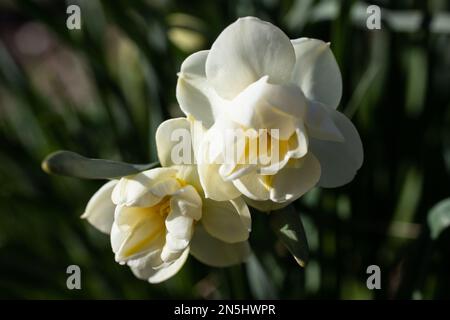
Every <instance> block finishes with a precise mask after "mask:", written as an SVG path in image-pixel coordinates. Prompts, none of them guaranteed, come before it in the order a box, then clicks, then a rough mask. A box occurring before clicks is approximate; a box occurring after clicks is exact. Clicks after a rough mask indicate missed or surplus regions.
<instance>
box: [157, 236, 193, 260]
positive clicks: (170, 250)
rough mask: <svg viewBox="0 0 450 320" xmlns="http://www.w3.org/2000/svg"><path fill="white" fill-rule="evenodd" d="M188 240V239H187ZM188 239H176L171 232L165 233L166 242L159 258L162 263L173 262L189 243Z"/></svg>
mask: <svg viewBox="0 0 450 320" xmlns="http://www.w3.org/2000/svg"><path fill="white" fill-rule="evenodd" d="M189 240H190V239H189ZM189 240H186V239H178V238H177V237H175V236H173V235H172V233H170V232H169V233H167V234H166V244H165V245H164V247H163V250H162V252H161V260H162V261H163V262H164V263H167V262H173V261H174V260H176V259H178V257H179V256H180V255H181V254H182V253H183V251H184V249H186V248H187V246H188V245H189Z"/></svg>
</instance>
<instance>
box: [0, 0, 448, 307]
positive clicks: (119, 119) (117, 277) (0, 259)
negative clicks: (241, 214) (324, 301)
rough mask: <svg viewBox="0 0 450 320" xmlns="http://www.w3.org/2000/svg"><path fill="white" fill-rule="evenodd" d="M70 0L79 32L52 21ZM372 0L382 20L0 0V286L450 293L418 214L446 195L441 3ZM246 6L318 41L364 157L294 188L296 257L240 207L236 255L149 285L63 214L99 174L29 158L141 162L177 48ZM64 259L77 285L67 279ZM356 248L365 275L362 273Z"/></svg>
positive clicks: (285, 9)
mask: <svg viewBox="0 0 450 320" xmlns="http://www.w3.org/2000/svg"><path fill="white" fill-rule="evenodd" d="M69 4H78V5H80V7H81V14H82V29H81V30H80V31H78V30H73V31H70V30H68V29H67V28H66V18H67V15H66V8H67V5H69ZM373 4H377V5H379V6H380V7H381V8H382V29H381V30H368V29H367V28H366V27H365V23H366V20H365V19H366V18H367V16H368V15H367V13H366V8H367V6H368V4H367V3H365V2H361V1H331V0H330V1H328V0H323V1H313V0H297V1H295V0H280V1H276V0H265V1H256V0H255V1H249V0H240V1H209V0H208V1H207V0H204V1H182V0H178V1H175V0H172V1H171V0H154V1H151V0H133V1H126V0H114V1H113V0H109V1H107V0H104V1H98V0H84V1H83V0H80V1H56V0H55V1H38V0H14V1H4V0H2V1H0V183H1V186H0V298H39V299H42V298H52V299H54V298H58V299H59V298H139V299H140V298H144V299H152V298H288V299H293V298H295V299H297V298H300V299H306V298H333V299H334V298H336V299H392V298H406V299H411V298H414V299H434V298H450V272H449V270H450V250H449V249H450V232H448V230H447V231H444V232H443V233H442V234H441V235H440V236H439V238H437V239H436V240H431V238H430V231H429V227H428V225H427V215H428V213H429V211H430V209H431V208H432V207H433V205H435V204H436V203H437V202H438V201H440V200H442V199H445V198H447V197H449V196H450V179H449V178H450V175H449V169H450V134H449V129H450V108H449V106H450V90H449V89H450V41H449V37H450V12H449V10H450V3H449V2H448V1H446V0H441V1H439V0H434V1H419V0H416V1H412V0H411V1H406V0H403V1H387V0H386V1H373ZM246 15H254V16H257V17H260V18H262V19H265V20H268V21H271V22H273V23H274V24H276V25H278V26H279V27H280V28H282V29H283V30H284V31H285V32H286V33H287V34H288V36H289V37H290V38H298V37H301V36H306V37H315V38H320V39H323V40H325V41H330V42H331V48H332V50H333V52H334V53H335V55H336V58H337V60H338V63H339V65H340V67H341V71H342V75H343V80H344V95H343V99H342V102H341V104H340V107H339V109H340V110H341V111H344V112H345V113H346V114H347V115H349V116H350V117H352V120H353V121H354V123H355V125H356V126H357V128H358V130H359V132H360V134H361V137H362V140H363V144H364V148H365V162H364V165H363V167H362V169H361V170H360V172H359V173H358V175H357V176H356V178H355V180H354V181H353V182H352V183H350V184H349V185H347V186H345V187H341V188H337V189H330V190H313V191H311V192H309V193H308V194H307V196H305V197H303V198H302V199H301V201H298V203H297V204H296V206H297V208H298V210H299V212H301V213H302V217H303V222H304V225H305V229H306V232H307V236H308V240H309V245H310V249H311V260H310V263H309V264H308V266H307V267H306V268H305V269H302V268H300V267H299V266H298V265H297V264H296V263H295V261H294V260H293V259H292V257H290V255H289V254H288V252H287V251H286V249H284V247H283V246H282V245H281V244H280V243H279V242H278V241H277V239H276V237H275V236H274V234H273V232H272V231H271V230H270V228H269V226H268V223H267V219H266V217H264V216H263V215H262V214H257V213H255V214H254V215H253V217H254V230H253V232H252V234H251V240H250V241H251V243H252V246H253V248H254V252H255V256H254V257H252V259H251V260H250V261H249V263H247V264H245V265H241V266H236V267H232V268H228V269H216V268H209V267H206V266H203V265H202V264H200V263H199V262H197V261H196V260H195V259H194V258H190V259H189V261H188V263H187V264H186V266H185V267H184V268H183V270H182V271H181V272H180V273H179V274H178V275H177V276H175V277H174V278H172V279H171V280H169V281H167V282H165V283H163V284H159V285H150V284H147V283H146V282H144V281H140V280H138V279H136V278H135V277H134V276H133V275H132V273H131V272H130V270H129V269H128V268H127V267H123V266H119V265H118V264H116V263H115V262H114V261H113V254H112V252H111V249H110V245H109V239H108V237H107V236H106V235H103V234H101V233H99V232H97V231H96V230H95V229H93V228H92V227H91V226H90V225H88V223H87V222H85V221H82V220H81V219H79V216H80V215H81V214H82V213H83V210H84V206H85V204H86V203H87V201H88V200H89V197H90V196H91V195H92V194H93V193H94V192H95V190H96V189H97V188H98V187H99V186H100V185H101V184H102V182H100V181H81V180H76V179H71V178H62V177H52V176H47V175H46V174H45V173H44V172H42V171H41V169H40V163H41V161H42V159H43V158H44V157H45V156H46V155H47V154H48V153H50V152H52V151H55V150H58V149H69V150H73V151H76V152H78V153H81V154H83V155H86V156H89V157H96V158H109V159H117V160H124V161H128V162H135V163H145V162H150V161H153V160H155V159H156V154H155V148H154V147H155V145H154V132H155V129H156V127H157V125H158V124H159V123H160V122H161V121H162V120H164V119H166V118H169V117H174V116H178V115H180V111H179V109H178V107H177V103H176V100H175V84H176V72H177V71H178V70H179V67H180V64H181V62H182V61H183V59H185V58H186V57H187V56H188V55H189V54H190V53H192V52H194V51H197V50H201V49H207V48H209V47H210V45H211V44H212V42H213V41H214V39H215V38H216V37H217V35H218V34H219V33H220V32H221V30H223V28H225V27H226V26H227V25H228V24H230V23H231V22H233V21H234V20H235V19H236V18H237V17H240V16H246ZM448 221H450V218H449V220H447V223H448ZM444 222H445V219H444ZM71 264H76V265H79V266H80V267H81V270H82V290H72V291H71V290H68V289H67V288H66V277H67V274H66V268H67V266H68V265H71ZM372 264H376V265H379V266H380V268H381V272H382V289H381V290H373V291H370V290H368V289H367V287H366V279H367V276H368V275H367V274H366V268H367V267H368V266H369V265H372Z"/></svg>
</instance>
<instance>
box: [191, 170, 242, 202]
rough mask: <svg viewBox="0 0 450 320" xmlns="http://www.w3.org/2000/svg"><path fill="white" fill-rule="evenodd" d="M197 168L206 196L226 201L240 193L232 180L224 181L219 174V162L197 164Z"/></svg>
mask: <svg viewBox="0 0 450 320" xmlns="http://www.w3.org/2000/svg"><path fill="white" fill-rule="evenodd" d="M197 168H198V174H199V176H200V182H201V184H202V187H203V191H204V192H205V197H206V198H210V199H212V200H216V201H227V200H232V199H234V198H236V197H239V196H240V195H241V193H240V192H239V190H238V189H236V187H235V186H234V185H233V182H231V181H224V180H223V178H222V177H221V176H220V173H219V169H220V164H199V165H198V166H197Z"/></svg>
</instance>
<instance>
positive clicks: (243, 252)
mask: <svg viewBox="0 0 450 320" xmlns="http://www.w3.org/2000/svg"><path fill="white" fill-rule="evenodd" d="M250 253H251V250H250V246H249V244H248V242H247V241H243V242H238V243H233V244H231V243H226V242H223V241H220V240H219V239H217V238H214V237H212V236H210V235H209V233H208V232H206V230H205V229H204V228H203V226H202V225H201V224H197V225H196V226H195V232H194V236H193V238H192V241H191V254H192V255H193V256H194V257H195V258H196V259H197V260H199V261H200V262H202V263H204V264H207V265H209V266H213V267H228V266H232V265H235V264H238V263H242V262H244V261H245V260H246V259H247V258H248V257H249V255H250Z"/></svg>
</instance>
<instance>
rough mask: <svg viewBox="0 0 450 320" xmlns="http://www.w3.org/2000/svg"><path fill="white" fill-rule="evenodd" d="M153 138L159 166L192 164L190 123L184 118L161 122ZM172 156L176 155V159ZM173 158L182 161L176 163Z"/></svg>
mask: <svg viewBox="0 0 450 320" xmlns="http://www.w3.org/2000/svg"><path fill="white" fill-rule="evenodd" d="M155 140H156V149H157V151H158V159H159V162H160V163H161V166H163V167H170V166H172V165H174V164H194V162H195V161H194V154H193V151H192V146H191V144H192V143H191V142H192V140H191V124H190V122H189V121H188V120H187V119H186V118H176V119H170V120H167V121H164V122H163V123H161V124H160V125H159V127H158V129H157V130H156V135H155ZM174 157H177V159H174ZM178 158H180V159H178ZM174 160H176V161H178V160H183V162H182V163H178V162H174Z"/></svg>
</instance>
